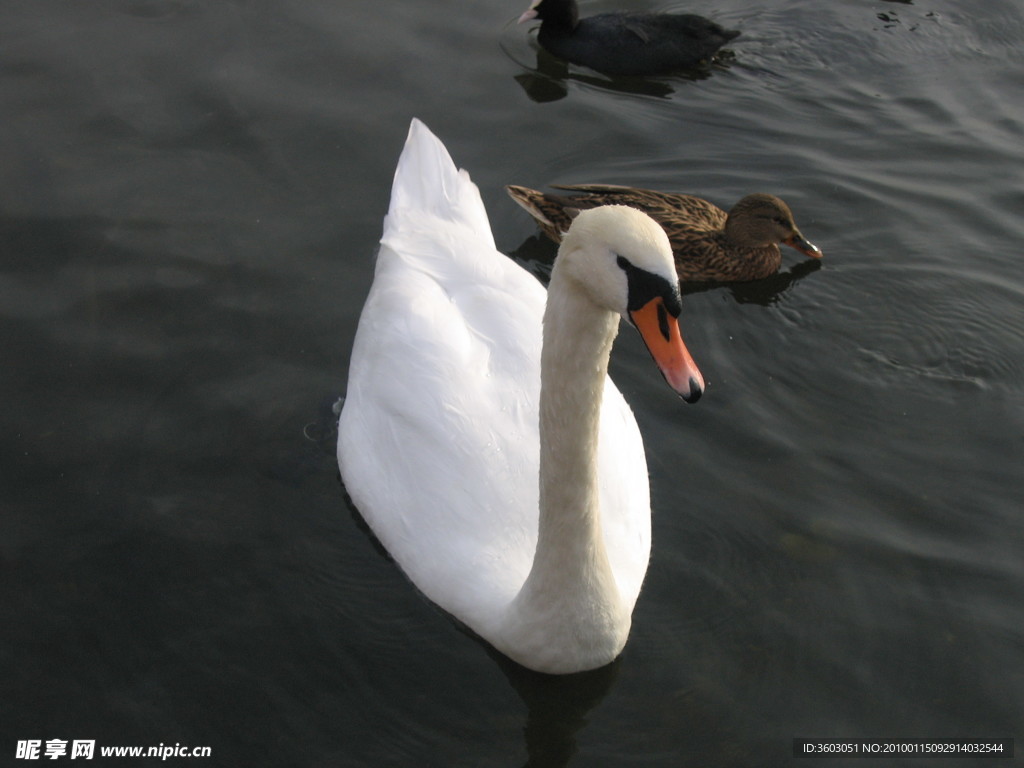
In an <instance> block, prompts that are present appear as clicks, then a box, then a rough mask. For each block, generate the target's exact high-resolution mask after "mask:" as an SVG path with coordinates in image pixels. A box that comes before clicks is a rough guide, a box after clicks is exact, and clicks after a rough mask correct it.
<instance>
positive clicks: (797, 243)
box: [782, 232, 825, 259]
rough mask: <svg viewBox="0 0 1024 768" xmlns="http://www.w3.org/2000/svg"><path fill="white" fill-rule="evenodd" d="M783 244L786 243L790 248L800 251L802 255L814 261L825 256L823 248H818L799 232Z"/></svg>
mask: <svg viewBox="0 0 1024 768" xmlns="http://www.w3.org/2000/svg"><path fill="white" fill-rule="evenodd" d="M782 242H784V243H785V244H786V245H788V246H789V247H790V248H796V249H797V250H798V251H800V253H802V254H804V255H805V256H810V257H811V258H812V259H820V258H821V257H822V256H824V255H825V254H823V253H822V252H821V248H819V247H818V246H816V245H815V244H814V243H812V242H811V241H810V240H808V239H806V238H805V237H804V236H803V235H801V234H800V233H799V232H795V233H794V234H792V235H790V236H789V237H787V238H786V239H785V240H783V241H782Z"/></svg>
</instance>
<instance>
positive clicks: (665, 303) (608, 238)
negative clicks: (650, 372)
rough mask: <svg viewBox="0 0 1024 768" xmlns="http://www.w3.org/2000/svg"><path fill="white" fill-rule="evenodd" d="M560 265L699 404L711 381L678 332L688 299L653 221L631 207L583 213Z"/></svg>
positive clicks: (672, 382) (663, 237)
mask: <svg viewBox="0 0 1024 768" xmlns="http://www.w3.org/2000/svg"><path fill="white" fill-rule="evenodd" d="M555 266H556V269H557V270H558V271H559V272H560V273H562V274H564V275H566V277H568V278H569V279H571V280H572V281H573V282H574V283H575V284H576V285H577V286H578V287H579V288H580V289H581V290H582V291H583V292H584V293H586V294H587V295H588V296H589V297H590V298H591V300H592V301H593V302H594V303H595V304H597V305H598V306H600V307H602V308H604V309H606V310H608V311H610V312H615V313H617V314H619V315H621V316H622V317H624V318H625V319H626V320H628V321H629V322H630V323H631V324H632V325H633V326H634V327H635V328H636V329H637V330H638V331H639V332H640V335H641V337H642V338H643V340H644V344H646V345H647V349H648V351H649V352H650V353H651V356H652V357H653V358H654V362H655V363H656V364H657V366H658V368H659V369H660V370H661V373H662V375H663V376H664V377H665V380H666V381H667V382H668V383H669V386H671V387H672V388H673V389H674V390H676V392H678V393H679V394H680V395H681V396H682V398H683V399H684V400H686V401H687V402H689V403H692V402H696V401H697V400H698V399H699V398H700V396H701V394H703V392H704V378H703V376H701V373H700V370H698V368H697V366H696V364H695V363H694V362H693V358H692V357H691V356H690V353H689V351H688V350H687V349H686V345H685V344H684V343H683V338H682V335H681V333H680V331H679V314H680V312H681V311H682V297H681V295H680V291H679V278H678V276H677V274H676V268H675V262H674V260H673V257H672V247H671V245H670V244H669V240H668V236H667V235H666V234H665V230H664V229H662V228H661V226H660V225H658V223H657V222H655V221H654V219H652V218H651V217H650V216H648V215H647V214H645V213H643V212H642V211H639V210H637V209H636V208H631V207H628V206H624V205H605V206H601V207H598V208H591V209H589V210H585V211H580V213H579V215H578V216H576V218H575V219H573V222H572V225H571V226H570V227H569V231H568V232H567V233H566V235H565V237H564V238H563V240H562V245H561V247H560V248H559V250H558V258H557V259H556V262H555ZM552 279H554V275H552Z"/></svg>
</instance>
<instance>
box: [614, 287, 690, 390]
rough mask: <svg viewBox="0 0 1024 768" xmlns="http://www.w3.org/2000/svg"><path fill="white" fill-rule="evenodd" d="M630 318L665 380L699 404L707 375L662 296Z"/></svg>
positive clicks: (632, 314) (632, 312)
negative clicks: (698, 366) (695, 359)
mask: <svg viewBox="0 0 1024 768" xmlns="http://www.w3.org/2000/svg"><path fill="white" fill-rule="evenodd" d="M629 319H630V321H631V322H632V323H633V325H634V326H636V329H637V330H638V331H640V336H641V337H642V338H643V340H644V344H646V345H647V350H648V351H649V352H650V353H651V357H653V358H654V362H655V363H656V364H657V366H658V369H659V370H660V371H661V375H662V376H664V377H665V381H667V382H668V385H669V386H670V387H672V389H674V390H675V391H676V392H678V393H679V395H680V396H681V397H682V398H683V400H685V401H686V402H688V403H695V402H697V401H698V400H699V399H700V396H701V395H702V394H704V377H703V376H701V373H700V370H698V368H697V364H696V363H694V362H693V358H692V357H690V352H689V350H688V349H687V348H686V345H685V344H684V343H683V337H682V334H681V333H680V332H679V321H678V320H677V319H676V318H674V317H672V316H671V315H670V314H669V313H668V310H667V309H666V308H665V302H664V300H663V299H662V298H661V297H658V298H656V299H652V300H651V301H649V302H647V304H645V305H644V306H642V307H640V309H636V310H633V311H631V312H630V313H629Z"/></svg>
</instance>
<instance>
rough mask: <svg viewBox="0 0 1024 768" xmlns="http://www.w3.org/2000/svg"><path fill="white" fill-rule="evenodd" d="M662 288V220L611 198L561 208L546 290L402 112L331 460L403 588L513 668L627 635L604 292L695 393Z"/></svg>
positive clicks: (612, 646)
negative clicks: (586, 207) (585, 211)
mask: <svg viewBox="0 0 1024 768" xmlns="http://www.w3.org/2000/svg"><path fill="white" fill-rule="evenodd" d="M609 211H611V213H609ZM622 212H625V213H622ZM623 223H625V224H624V225H623ZM623 229H625V230H626V231H625V232H623V231H622V230H623ZM595 243H599V244H600V245H599V246H598V245H595ZM600 248H603V249H604V251H605V253H603V254H601V253H598V254H597V255H595V251H597V250H599V249H600ZM613 251H614V252H613ZM616 257H618V258H619V259H620V260H621V261H622V263H619V264H616V263H615V262H616ZM601 261H605V262H608V261H610V262H611V263H612V265H613V266H611V267H609V266H607V265H603V266H601V268H600V269H599V268H598V266H600V265H599V264H598V262H601ZM630 271H632V272H634V273H636V274H635V275H633V277H634V278H635V279H630V280H627V278H628V277H629V272H630ZM594 275H598V276H599V278H600V279H598V280H597V281H596V282H594V281H593V280H592V278H593V277H594ZM637 275H638V276H639V277H637ZM634 283H635V284H638V285H634ZM652 286H653V289H652ZM648 294H650V298H648ZM595 297H596V299H595ZM595 302H596V303H595ZM639 302H643V303H642V305H641V304H640V303H639ZM678 302H679V294H678V287H677V285H676V282H675V280H674V272H673V266H672V258H671V253H670V251H669V248H668V242H667V239H666V238H665V236H664V233H663V232H662V231H661V230H660V229H659V228H658V227H657V225H656V224H654V223H653V221H651V220H650V219H649V218H647V217H646V216H644V215H643V214H640V213H638V212H636V211H633V210H631V209H626V208H619V209H617V213H616V211H615V210H613V209H605V210H604V211H601V212H595V215H593V216H589V217H582V218H581V219H580V220H579V221H578V222H577V223H576V224H574V225H573V227H572V229H571V231H570V233H569V235H567V237H566V239H565V241H564V243H563V246H562V248H561V250H560V256H559V257H558V258H557V259H556V262H555V268H554V270H553V273H552V278H551V283H550V289H549V292H548V293H547V294H546V293H545V291H544V289H543V287H542V286H541V285H540V283H539V282H537V280H536V279H535V278H533V277H532V276H531V275H530V274H529V273H527V272H526V271H525V270H523V269H522V268H521V267H519V266H517V265H516V264H515V263H514V262H512V261H511V260H510V259H508V258H507V257H505V256H504V255H502V254H501V253H500V252H498V251H497V250H496V249H495V247H494V240H493V237H492V235H491V233H490V225H489V223H488V220H487V214H486V211H485V210H484V208H483V203H482V201H481V200H480V196H479V193H478V191H477V189H476V186H475V185H474V184H473V183H472V182H471V181H470V180H469V177H468V175H467V174H466V173H465V172H464V171H458V170H457V169H456V168H455V166H454V165H453V163H452V161H451V158H450V157H449V155H448V153H447V151H446V150H445V148H444V146H443V145H442V144H441V143H440V141H438V140H437V138H435V137H434V136H433V135H432V134H431V133H430V132H429V131H428V130H427V129H426V127H425V126H423V125H422V124H421V123H419V122H418V121H415V120H414V121H413V124H412V126H411V128H410V131H409V138H408V140H407V142H406V146H405V149H404V150H403V153H402V157H401V159H400V160H399V164H398V169H397V171H396V173H395V181H394V186H393V190H392V199H391V206H390V209H389V212H388V216H387V218H386V220H385V227H384V236H383V238H382V240H381V247H380V253H379V256H378V260H377V266H376V272H375V276H374V282H373V286H372V288H371V290H370V294H369V296H368V298H367V301H366V305H365V307H364V309H363V313H362V316H361V318H360V321H359V328H358V331H357V333H356V338H355V342H354V345H353V350H352V360H351V365H350V373H349V384H348V391H347V395H346V400H345V405H344V408H343V409H342V413H341V419H340V423H339V436H338V463H339V467H340V469H341V475H342V478H343V480H344V482H345V485H346V488H347V490H348V492H349V494H350V496H351V498H352V501H353V503H354V504H355V506H356V508H357V509H358V510H359V511H360V513H361V514H362V515H363V517H364V519H365V520H366V522H367V523H368V524H369V526H370V528H371V529H372V530H373V532H374V533H375V534H376V535H377V537H378V538H379V540H380V541H381V543H382V544H383V545H384V547H385V548H386V549H387V550H388V551H389V552H390V553H391V555H392V556H393V557H394V559H395V560H396V561H397V562H398V564H399V565H400V566H401V567H402V569H403V570H404V571H405V573H406V574H407V575H408V576H409V578H410V579H411V580H412V581H413V582H414V583H415V584H416V585H417V586H418V587H419V588H420V590H421V591H422V592H423V593H424V594H425V595H426V596H427V597H428V598H430V599H431V600H433V601H434V602H435V603H437V604H438V605H439V606H441V607H442V608H443V609H445V610H446V611H448V612H449V613H451V614H452V615H454V616H455V617H456V618H458V619H459V620H461V621H462V622H463V623H464V624H466V625H467V626H468V627H469V628H471V629H472V630H473V631H475V632H476V633H477V634H478V635H480V636H481V637H483V638H484V639H485V640H487V641H489V642H490V643H491V644H492V645H494V646H495V647H496V648H497V649H498V650H500V651H502V652H503V653H505V654H506V655H508V656H510V657H511V658H513V659H515V660H516V661H518V662H520V663H521V664H523V665H525V666H528V667H531V668H533V669H537V670H540V671H545V672H555V673H565V672H575V671H580V670H584V669H591V668H594V667H598V666H601V665H603V664H606V663H608V662H609V661H611V660H612V659H614V658H615V657H616V656H617V655H618V653H619V652H620V651H621V649H622V647H623V645H624V644H625V641H626V636H627V634H628V632H629V626H630V616H631V613H632V609H633V605H634V603H635V602H636V599H637V595H638V594H639V591H640V586H641V583H642V581H643V578H644V574H645V572H646V568H647V560H648V555H649V550H650V507H649V490H648V480H647V467H646V460H645V458H644V452H643V444H642V441H641V438H640V433H639V430H638V428H637V426H636V422H635V420H634V418H633V415H632V412H631V411H630V409H629V406H628V405H626V403H625V401H624V400H623V398H622V396H621V394H620V393H619V392H618V390H617V389H616V388H615V386H614V385H613V384H612V383H611V381H610V380H609V379H608V377H607V375H606V371H607V365H608V354H609V352H610V348H611V343H612V340H613V339H614V337H615V334H616V332H617V328H618V320H619V316H618V314H617V313H616V312H615V311H610V310H609V309H608V308H606V307H605V306H603V304H608V303H614V304H616V306H617V305H618V304H621V305H622V307H621V311H622V312H624V313H629V314H630V317H631V318H632V319H633V320H634V322H635V323H636V324H637V326H638V327H639V328H641V329H643V328H645V327H647V325H648V321H650V322H652V323H653V325H654V328H655V330H654V332H653V335H654V336H655V337H656V338H654V339H653V340H649V342H648V347H649V348H651V349H652V354H653V355H654V356H655V359H656V360H657V361H658V362H659V366H660V367H661V368H662V371H663V373H664V374H665V377H666V380H668V381H669V383H670V384H672V385H673V387H675V388H676V389H677V390H678V391H680V392H681V393H683V395H684V397H686V398H687V399H691V400H693V399H696V398H697V397H698V396H699V394H700V391H701V389H702V387H703V382H702V380H701V379H700V374H699V372H697V370H696V368H695V367H694V366H693V364H692V360H690V358H689V355H688V353H686V350H685V347H684V346H683V344H682V340H681V339H680V337H679V335H678V325H677V323H676V320H675V317H676V316H678V312H679V303H678ZM666 306H667V310H668V313H666V311H665V308H666ZM669 314H670V315H671V317H669ZM542 317H543V325H544V330H543V336H544V338H543V343H542ZM659 324H660V330H659ZM642 332H643V330H642ZM650 335H651V333H650V330H648V333H647V335H646V336H645V339H646V338H647V336H650ZM542 346H543V351H542ZM673 356H674V357H673ZM542 357H543V363H542V362H541V361H542ZM542 379H543V382H542ZM538 531H539V534H538Z"/></svg>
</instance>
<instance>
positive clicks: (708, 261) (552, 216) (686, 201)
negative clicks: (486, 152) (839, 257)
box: [508, 184, 781, 282]
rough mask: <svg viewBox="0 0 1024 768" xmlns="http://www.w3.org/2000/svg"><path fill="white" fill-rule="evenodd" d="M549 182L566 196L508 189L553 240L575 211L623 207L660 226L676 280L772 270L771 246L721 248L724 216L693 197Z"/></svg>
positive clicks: (775, 259)
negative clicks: (673, 261)
mask: <svg viewBox="0 0 1024 768" xmlns="http://www.w3.org/2000/svg"><path fill="white" fill-rule="evenodd" d="M552 186H554V188H555V189H559V190H564V191H565V192H568V193H571V194H567V195H556V194H550V193H544V192H538V191H536V190H532V189H528V188H526V187H512V186H510V187H508V192H509V194H510V195H511V196H512V198H513V199H514V200H515V201H516V202H518V203H519V204H520V205H521V206H523V207H524V208H525V209H526V210H527V211H529V212H530V214H531V215H532V216H533V217H534V219H536V220H537V223H538V225H539V226H540V228H541V229H542V230H543V231H544V233H545V234H546V235H547V236H548V237H550V238H551V239H553V240H554V241H555V242H560V241H561V239H562V238H561V235H562V233H563V232H565V231H566V230H567V229H568V228H569V223H570V222H571V221H572V217H573V216H574V215H575V213H576V212H577V211H580V210H583V209H586V208H596V207H598V206H601V205H629V206H632V207H633V208H639V209H640V210H642V211H644V212H645V213H647V214H648V215H649V216H650V217H651V218H653V219H654V220H655V221H657V222H658V223H659V224H661V226H662V227H663V228H664V230H665V232H666V234H667V235H668V238H669V241H670V242H671V244H672V250H673V252H674V253H675V257H676V271H677V272H678V273H679V279H680V280H683V281H694V282H696V281H711V280H716V281H717V280H722V281H727V280H729V281H731V280H754V279H758V278H761V277H765V276H767V275H771V274H773V273H774V272H775V271H776V270H777V269H778V266H779V261H780V259H781V255H780V254H779V249H778V248H777V247H771V248H758V249H736V248H729V247H727V245H726V242H725V236H724V233H723V230H722V228H723V227H724V226H725V221H726V218H727V217H728V215H727V214H726V212H725V211H723V210H722V209H721V208H719V207H718V206H716V205H714V204H713V203H709V202H708V201H707V200H703V199H701V198H699V197H695V196H693V195H683V194H676V193H670V192H657V191H655V190H650V189H639V188H636V187H625V186H617V185H614V184H557V185H552Z"/></svg>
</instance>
